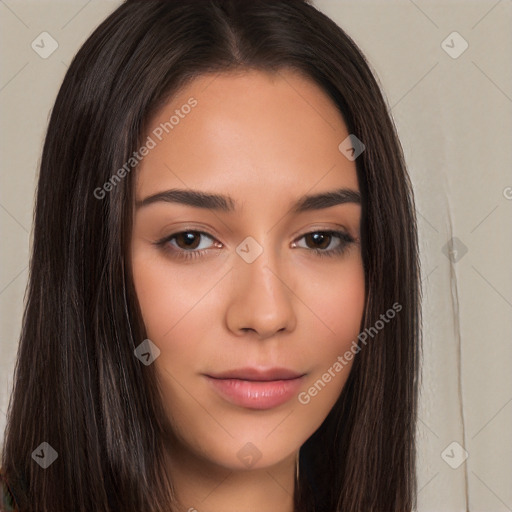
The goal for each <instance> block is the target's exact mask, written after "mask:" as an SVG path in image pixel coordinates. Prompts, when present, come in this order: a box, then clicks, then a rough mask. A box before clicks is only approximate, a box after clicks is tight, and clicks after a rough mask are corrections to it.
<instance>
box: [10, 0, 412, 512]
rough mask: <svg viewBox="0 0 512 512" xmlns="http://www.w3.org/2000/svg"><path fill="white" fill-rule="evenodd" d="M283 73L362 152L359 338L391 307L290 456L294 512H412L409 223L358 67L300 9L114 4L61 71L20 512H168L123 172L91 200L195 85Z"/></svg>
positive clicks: (20, 370) (397, 159)
mask: <svg viewBox="0 0 512 512" xmlns="http://www.w3.org/2000/svg"><path fill="white" fill-rule="evenodd" d="M284 68H290V69H294V70H297V71H300V72H302V73H304V74H305V75H306V76H307V77H309V78H310V79H312V80H314V81H315V82H316V83H317V84H318V85H319V86H320V87H321V88H322V89H323V90H324V91H325V92H326V93H327V94H328V95H329V96H330V97H331V98H332V100H333V101H334V103H335V104H336V105H337V107H338V109H339V111H340V113H341V115H342V116H343V119H344V121H345V124H346V126H347V128H348V130H349V133H351V134H355V135H356V136H357V137H358V138H359V139H360V140H361V141H363V143H364V145H365V150H364V152H363V153H362V154H361V155H360V156H359V157H358V158H357V160H356V167H357V175H358V180H359V186H360V190H361V194H362V200H363V201H362V218H361V234H362V240H361V250H362V256H363V264H364V272H365V284H366V291H367V301H366V308H365V313H364V318H363V322H362V325H361V332H363V331H364V330H365V329H367V328H370V327H372V326H374V325H375V324H376V322H378V321H379V319H381V317H382V315H383V314H384V313H385V312H386V311H387V310H389V309H390V307H391V306H392V304H398V305H400V306H401V308H400V312H399V313H397V314H396V317H395V318H393V320H392V321H390V322H389V323H387V325H386V326H385V328H383V329H380V330H377V331H378V332H372V336H371V340H370V339H369V342H368V343H367V344H365V347H364V350H361V351H360V352H359V353H358V354H357V356H356V357H355V360H354V363H353V367H352V370H351V373H350V375H349V378H348V381H347V382H346V385H345V387H344V389H343V391H342V393H341V396H340V398H339V400H338V401H337V403H336V404H335V406H334V408H333V409H332V411H331V412H330V414H329V415H328V417H327V418H326V420H325V421H324V422H323V424H322V425H321V426H320V428H319V429H318V430H317V431H316V432H315V433H314V434H313V435H312V436H311V437H310V438H309V439H308V440H307V441H306V442H305V444H304V445H303V446H302V448H301V452H300V483H299V486H297V489H296V490H295V496H294V499H295V506H296V510H297V511H299V510H300V511H306V512H312V511H313V510H315V511H316V512H334V511H343V512H362V511H363V510H364V511H365V512H377V511H378V512H383V511H384V512H405V511H411V510H412V508H413V507H414V506H415V489H416V478H415V421H416V410H417V394H418V373H419V354H420V338H421V313H420V303H421V283H420V279H419V258H418V243H417V231H416V219H415V207H414V201H413V192H412V187H411V184H410V181H409V177H408V174H407V170H406V166H405V163H404V157H403V153H402V149H401V146H400V142H399V140H398V137H397V134H396V130H395V127H394V124H393V121H392V118H391V115H390V113H389V110H388V107H387V105H386V102H385V101H384V99H383V97H382V94H381V91H380V89H379V86H378V84H377V81H376V79H375V78H374V76H373V74H372V72H371V70H370V67H369V64H368V63H367V61H366V60H365V57H364V56H363V54H362V53H361V51H360V50H359V49H358V47H357V46H356V45H355V43H354V42H353V41H352V40H351V39H350V37H349V36H348V35H347V34H346V33H345V32H344V31H343V30H342V29H341V28H340V27H338V26H337V25H336V24H335V23H334V22H333V21H332V20H330V19H329V18H328V17H327V16H325V15H324V14H322V13H321V12H319V11H318V10H317V9H316V8H314V7H313V6H312V5H311V4H309V3H308V2H306V1H304V0H251V1H247V0H195V1H191V2H183V1H181V0H180V1H178V0H166V1H164V0H144V1H141V0H138V1H137V0H128V1H126V2H125V3H123V4H122V5H121V6H120V7H119V8H117V9H116V10H115V11H114V12H113V13H112V14H111V15H110V16H109V17H108V18H107V19H106V20H105V21H104V22H103V23H102V24H101V25H100V26H99V27H98V28H97V29H96V30H95V31H94V32H93V34H92V35H91V36H90V37H89V38H88V39H87V41H86V42H85V43H84V45H83V46H82V48H81V49H80V50H79V52H78V53H77V55H76V57H75V58H74V60H73V62H72V63H71V65H70V67H69V70H68V72H67V74H66V76H65V79H64V81H63V84H62V86H61V88H60V91H59V93H58V96H57V99H56V102H55V106H54V108H53V111H52V114H51V119H50V123H49V127H48V132H47V136H46V140H45V144H44V149H43V154H42V159H41V167H40V174H39V182H38V188H37V200H36V207H35V221H34V241H33V248H32V254H31V262H30V279H29V285H28V294H27V301H26V306H25V312H24V317H23V326H22V332H21V337H20V343H19V349H18V356H17V362H16V367H15V375H14V389H13V392H12V395H11V400H10V403H9V410H8V415H7V428H6V431H5V438H4V444H3V452H2V461H1V462H2V469H3V471H4V472H5V475H6V477H7V479H8V481H9V485H10V488H11V490H12V492H13V494H14V496H15V498H16V501H17V503H18V506H19V509H20V511H21V512H25V511H31V512H39V511H51V512H64V511H65V512H69V511H70V510H73V511H76V512H86V511H87V512H92V511H105V512H113V511H123V512H124V511H144V512H149V511H155V512H163V511H168V510H171V506H172V503H174V501H173V492H172V485H171V482H170V481H169V480H168V478H167V475H166V471H165V464H164V460H163V455H162V453H163V447H162V425H163V422H164V415H163V412H162V407H161V402H160V398H159V395H158V391H157V385H156V377H155V374H154V371H155V369H154V365H150V366H147V367H146V366H144V365H141V364H140V362H139V360H138V359H137V358H135V357H134V353H133V351H134V348H135V347H136V346H137V345H139V343H140V342H141V340H143V339H144V338H145V330H144V325H143V322H142V318H141V315H140V310H139V307H138V303H137V297H136V295H135V293H134V288H133V284H132V278H131V273H130V268H129V262H128V259H127V255H128V248H129V244H130V233H131V228H132V213H131V206H132V200H133V194H134V179H133V178H134V174H135V172H136V169H134V171H133V172H131V173H128V174H127V175H126V177H125V178H124V179H122V180H120V181H119V183H116V186H115V187H113V190H112V191H111V192H110V193H109V194H106V196H105V197H103V198H101V199H98V197H97V194H96V195H95V194H94V191H95V190H97V189H98V188H99V187H102V186H103V185H104V184H105V183H106V182H107V181H108V180H110V179H111V177H112V176H113V175H114V174H115V172H116V171H117V170H118V169H119V168H121V167H123V165H124V163H125V162H126V161H127V160H128V159H129V158H130V156H131V155H132V153H133V152H134V151H135V150H136V149H137V148H138V147H139V145H140V141H141V137H142V136H143V133H144V128H145V123H146V122H147V120H148V118H149V117H150V115H151V114H152V113H154V112H155V110H156V109H158V108H159V107H160V106H162V105H163V104H164V103H165V102H166V101H167V100H168V99H169V98H170V97H171V96H172V94H173V93H175V92H176V91H177V90H178V89H180V88H181V87H183V86H184V85H185V84H187V83H188V82H189V81H190V80H192V79H193V78H194V77H197V76H198V75H201V74H204V73H220V72H224V71H230V70H235V69H236V70H242V71H243V70H244V69H258V70H265V71H274V72H279V71H280V70H282V69H284ZM340 142H341V141H340ZM375 330H376V329H374V331H375ZM368 332H370V331H368ZM43 442H47V443H48V444H49V445H50V446H51V447H53V448H54V449H55V451H56V452H57V454H58V458H57V460H56V461H55V462H54V463H53V464H51V465H50V466H49V467H48V468H46V469H42V468H41V467H40V466H39V465H38V464H36V463H35V462H34V460H33V458H32V454H33V452H34V450H35V449H36V448H37V447H39V446H40V445H41V443H43Z"/></svg>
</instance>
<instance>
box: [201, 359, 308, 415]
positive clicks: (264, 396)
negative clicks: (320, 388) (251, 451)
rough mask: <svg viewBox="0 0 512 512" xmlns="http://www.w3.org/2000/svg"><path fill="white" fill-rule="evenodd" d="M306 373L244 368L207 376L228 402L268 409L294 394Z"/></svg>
mask: <svg viewBox="0 0 512 512" xmlns="http://www.w3.org/2000/svg"><path fill="white" fill-rule="evenodd" d="M305 375H306V374H305V373H299V372H296V371H293V370H290V369H287V368H270V369H267V370H259V369H256V368H241V369H238V370H231V371H227V372H222V373H216V374H208V375H205V377H206V379H207V381H208V382H209V384H210V386H211V387H212V388H213V390H214V391H215V392H216V393H217V394H218V395H220V396H221V398H223V399H224V400H226V401H227V402H229V403H231V404H233V405H236V406H239V407H244V408H247V409H255V410H265V409H273V408H274V407H278V406H279V405H282V404H284V403H286V402H288V401H289V400H291V399H292V398H293V397H295V396H296V394H297V393H298V391H299V388H300V386H301V384H302V382H303V377H304V376H305Z"/></svg>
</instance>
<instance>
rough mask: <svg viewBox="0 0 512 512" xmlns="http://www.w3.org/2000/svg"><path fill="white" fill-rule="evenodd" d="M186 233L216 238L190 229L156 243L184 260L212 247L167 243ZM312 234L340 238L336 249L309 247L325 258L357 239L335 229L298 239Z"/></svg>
mask: <svg viewBox="0 0 512 512" xmlns="http://www.w3.org/2000/svg"><path fill="white" fill-rule="evenodd" d="M184 233H194V234H196V235H204V236H206V237H208V238H210V239H212V240H215V239H214V237H212V236H211V235H209V234H208V233H205V232H204V231H196V230H192V229H190V230H185V231H179V232H177V233H173V234H172V235H169V236H166V237H165V238H163V239H161V240H158V241H157V242H155V245H156V246H158V247H159V248H161V249H162V250H163V251H164V252H165V253H168V254H171V255H172V257H176V258H178V259H184V260H192V259H195V258H200V257H202V255H203V254H204V253H207V252H208V251H209V250H210V249H201V250H197V249H196V250H190V251H187V250H184V249H170V248H169V246H168V245H167V244H168V242H170V241H171V240H173V239H174V238H176V236H178V235H182V234H184ZM312 234H322V235H328V236H331V237H332V236H334V237H336V238H338V239H339V240H340V243H339V245H338V247H336V248H335V249H329V250H325V249H309V250H310V251H312V252H313V253H315V255H317V256H319V257H321V258H323V257H329V258H332V257H335V256H341V255H342V254H343V253H344V252H345V251H346V250H347V248H348V246H349V245H350V244H352V243H354V242H355V241H356V240H355V239H354V238H353V237H352V236H351V235H349V234H348V233H346V232H344V231H333V230H324V231H322V230H317V231H310V232H308V233H304V234H303V235H302V236H301V237H300V238H298V239H297V240H301V239H302V238H304V237H305V236H307V235H312ZM300 248H301V249H304V247H300Z"/></svg>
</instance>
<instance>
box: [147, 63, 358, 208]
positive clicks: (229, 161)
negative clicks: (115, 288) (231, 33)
mask: <svg viewBox="0 0 512 512" xmlns="http://www.w3.org/2000/svg"><path fill="white" fill-rule="evenodd" d="M148 126H149V128H148V131H147V133H146V134H145V136H146V137H150V138H151V139H152V141H153V144H152V146H153V148H152V149H151V150H150V151H149V152H148V154H147V155H146V156H145V157H144V158H143V159H142V162H141V163H140V165H139V166H138V170H137V178H138V179H137V198H138V199H139V200H140V199H141V198H143V197H145V196H148V195H150V194H154V193H157V192H160V191H162V190H163V189H170V188H185V187H190V188H196V189H201V190H209V191H219V192H226V191H229V190H232V191H234V192H233V194H231V195H233V196H236V195H239V196H240V197H241V198H242V199H245V198H244V197H243V196H244V192H246V193H248V194H249V193H250V194H251V195H252V196H253V197H254V196H255V195H257V194H260V197H262V195H263V196H264V195H267V196H272V195H273V194H276V193H278V192H280V195H281V197H282V196H283V195H285V194H292V195H302V194H304V193H305V192H306V191H308V190H310V189H312V188H314V187H315V186H317V185H318V188H319V189H320V190H324V189H330V188H334V187H336V188H340V187H345V188H352V189H354V190H358V183H357V176H356V168H355V163H354V162H353V161H350V160H348V159H347V158H346V157H345V156H344V155H343V154H342V153H341V152H340V150H339V149H338V146H339V144H340V143H341V142H342V141H343V140H344V139H345V138H346V137H347V136H348V135H349V133H348V131H347V128H346V126H345V123H344V120H343V117H342V115H341V114H340V112H339V110H338V109H337V107H336V105H335V103H334V102H333V101H332V100H331V98H330V97H329V96H328V95H327V94H326V93H325V92H324V91H323V90H322V89H321V88H320V87H319V86H318V85H317V84H316V83H314V82H313V81H312V80H310V79H308V78H306V77H304V76H303V75H301V74H299V73H297V72H295V71H292V70H280V71H278V72H276V73H269V72H263V71H256V70H251V71H243V72H230V73H219V74H207V75H201V76H199V77H197V78H195V79H194V80H193V81H191V82H190V83H189V84H188V85H187V86H185V87H184V88H182V89H181V90H180V91H179V92H178V93H177V94H175V95H174V96H173V98H172V99H171V100H170V101H169V102H168V103H167V104H166V105H165V106H163V107H162V108H161V109H160V110H159V111H158V112H157V113H156V115H154V116H153V118H152V119H150V122H149V123H148Z"/></svg>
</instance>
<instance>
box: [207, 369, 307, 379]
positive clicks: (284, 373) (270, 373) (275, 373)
mask: <svg viewBox="0 0 512 512" xmlns="http://www.w3.org/2000/svg"><path fill="white" fill-rule="evenodd" d="M303 375H305V374H304V373H300V372H296V371H294V370H290V369H288V368H268V369H265V370H262V369H258V368H238V369H235V370H228V371H225V372H219V373H210V374H208V377H212V378H214V379H240V380H254V381H273V380H291V379H297V378H299V377H302V376H303Z"/></svg>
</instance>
